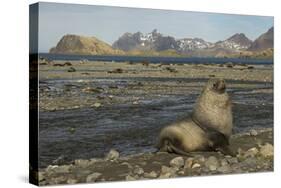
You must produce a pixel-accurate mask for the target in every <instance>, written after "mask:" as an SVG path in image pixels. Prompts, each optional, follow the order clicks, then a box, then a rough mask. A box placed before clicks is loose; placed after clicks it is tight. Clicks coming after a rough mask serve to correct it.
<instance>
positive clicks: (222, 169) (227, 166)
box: [217, 164, 231, 173]
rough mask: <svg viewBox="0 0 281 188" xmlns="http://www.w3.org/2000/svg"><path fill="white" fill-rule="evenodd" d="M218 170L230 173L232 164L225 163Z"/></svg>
mask: <svg viewBox="0 0 281 188" xmlns="http://www.w3.org/2000/svg"><path fill="white" fill-rule="evenodd" d="M217 170H218V172H221V173H228V172H230V171H231V168H230V166H229V165H228V164H227V165H224V166H221V167H219V168H218V169H217Z"/></svg>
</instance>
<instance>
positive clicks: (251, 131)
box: [250, 129, 258, 136]
mask: <svg viewBox="0 0 281 188" xmlns="http://www.w3.org/2000/svg"><path fill="white" fill-rule="evenodd" d="M250 135H251V136H257V135H258V132H257V131H256V130H255V129H252V130H250Z"/></svg>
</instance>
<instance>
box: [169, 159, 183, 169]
mask: <svg viewBox="0 0 281 188" xmlns="http://www.w3.org/2000/svg"><path fill="white" fill-rule="evenodd" d="M170 166H171V167H173V168H181V167H183V166H184V160H183V158H182V157H176V158H174V159H172V160H171V161H170Z"/></svg>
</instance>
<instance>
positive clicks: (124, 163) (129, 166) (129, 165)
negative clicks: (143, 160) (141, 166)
mask: <svg viewBox="0 0 281 188" xmlns="http://www.w3.org/2000/svg"><path fill="white" fill-rule="evenodd" d="M121 165H126V166H127V167H128V168H129V169H131V168H133V167H132V165H131V164H130V163H128V162H123V163H121Z"/></svg>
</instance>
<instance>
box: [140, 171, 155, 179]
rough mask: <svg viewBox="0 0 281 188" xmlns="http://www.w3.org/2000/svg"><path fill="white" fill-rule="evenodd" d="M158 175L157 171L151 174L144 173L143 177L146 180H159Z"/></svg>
mask: <svg viewBox="0 0 281 188" xmlns="http://www.w3.org/2000/svg"><path fill="white" fill-rule="evenodd" d="M157 176H158V175H157V173H156V172H155V171H151V172H150V173H144V174H143V177H145V178H157Z"/></svg>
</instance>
